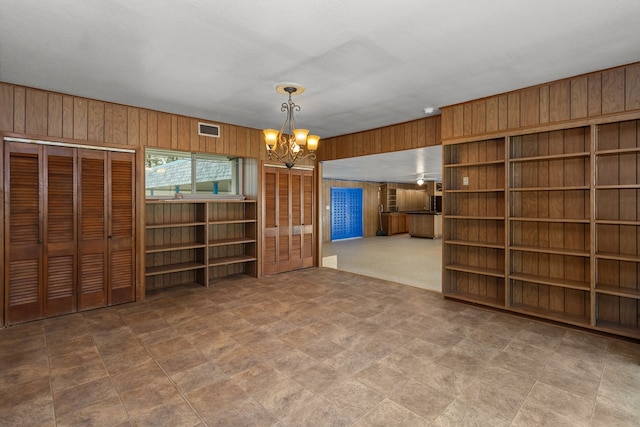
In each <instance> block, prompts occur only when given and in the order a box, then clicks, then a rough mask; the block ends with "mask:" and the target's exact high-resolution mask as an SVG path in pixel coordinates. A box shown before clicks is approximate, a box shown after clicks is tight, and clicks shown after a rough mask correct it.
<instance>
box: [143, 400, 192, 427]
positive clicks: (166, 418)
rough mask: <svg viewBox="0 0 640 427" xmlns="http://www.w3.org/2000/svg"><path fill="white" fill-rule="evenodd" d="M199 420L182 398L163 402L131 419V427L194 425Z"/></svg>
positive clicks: (182, 426) (189, 426) (188, 426)
mask: <svg viewBox="0 0 640 427" xmlns="http://www.w3.org/2000/svg"><path fill="white" fill-rule="evenodd" d="M201 422H202V420H201V419H200V417H198V415H197V414H196V413H195V412H194V410H193V409H191V407H190V406H189V405H188V404H187V403H186V402H185V401H184V400H183V399H182V398H180V399H175V400H174V401H171V402H169V403H165V404H164V405H162V406H160V407H156V408H154V410H153V411H151V412H148V413H146V414H143V415H140V416H139V417H133V418H132V419H131V425H132V426H133V427H147V426H148V427H155V426H181V427H195V426H198V425H200V423H201Z"/></svg>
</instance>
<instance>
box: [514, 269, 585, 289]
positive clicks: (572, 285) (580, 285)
mask: <svg viewBox="0 0 640 427" xmlns="http://www.w3.org/2000/svg"><path fill="white" fill-rule="evenodd" d="M509 279H511V280H520V281H522V282H528V283H537V284H541V285H548V286H556V287H560V288H568V289H577V290H579V291H589V290H590V284H589V282H584V281H580V280H569V279H560V278H556V277H546V276H536V275H534V274H522V273H512V274H510V275H509Z"/></svg>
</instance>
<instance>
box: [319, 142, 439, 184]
mask: <svg viewBox="0 0 640 427" xmlns="http://www.w3.org/2000/svg"><path fill="white" fill-rule="evenodd" d="M322 176H323V177H324V178H332V179H346V180H351V181H373V182H401V183H406V184H415V183H416V181H417V179H418V177H422V178H423V179H424V180H425V181H442V146H440V145H436V146H434V147H425V148H417V149H414V150H405V151H394V152H392V153H384V154H372V155H369V156H362V157H351V158H348V159H340V160H332V161H330V162H324V163H323V170H322Z"/></svg>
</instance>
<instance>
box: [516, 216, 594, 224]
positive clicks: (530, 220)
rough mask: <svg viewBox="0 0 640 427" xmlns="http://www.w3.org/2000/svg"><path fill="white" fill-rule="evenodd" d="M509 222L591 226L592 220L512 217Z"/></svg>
mask: <svg viewBox="0 0 640 427" xmlns="http://www.w3.org/2000/svg"><path fill="white" fill-rule="evenodd" d="M509 221H523V222H556V223H567V224H590V223H591V220H589V219H583V218H544V217H538V218H535V217H521V216H511V217H509Z"/></svg>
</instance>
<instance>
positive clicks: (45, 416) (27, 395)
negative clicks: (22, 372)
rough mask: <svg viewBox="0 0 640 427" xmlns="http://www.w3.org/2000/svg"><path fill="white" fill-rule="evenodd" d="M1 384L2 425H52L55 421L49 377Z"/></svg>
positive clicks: (0, 411)
mask: <svg viewBox="0 0 640 427" xmlns="http://www.w3.org/2000/svg"><path fill="white" fill-rule="evenodd" d="M0 384H2V385H0V396H2V398H0V425H15V426H20V425H24V426H39V425H42V426H50V425H53V424H54V422H55V419H54V405H53V396H52V395H51V385H50V383H49V377H48V376H44V377H41V378H38V379H35V380H33V381H30V382H26V383H19V384H16V383H13V384H11V383H7V382H1V383H0Z"/></svg>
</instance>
